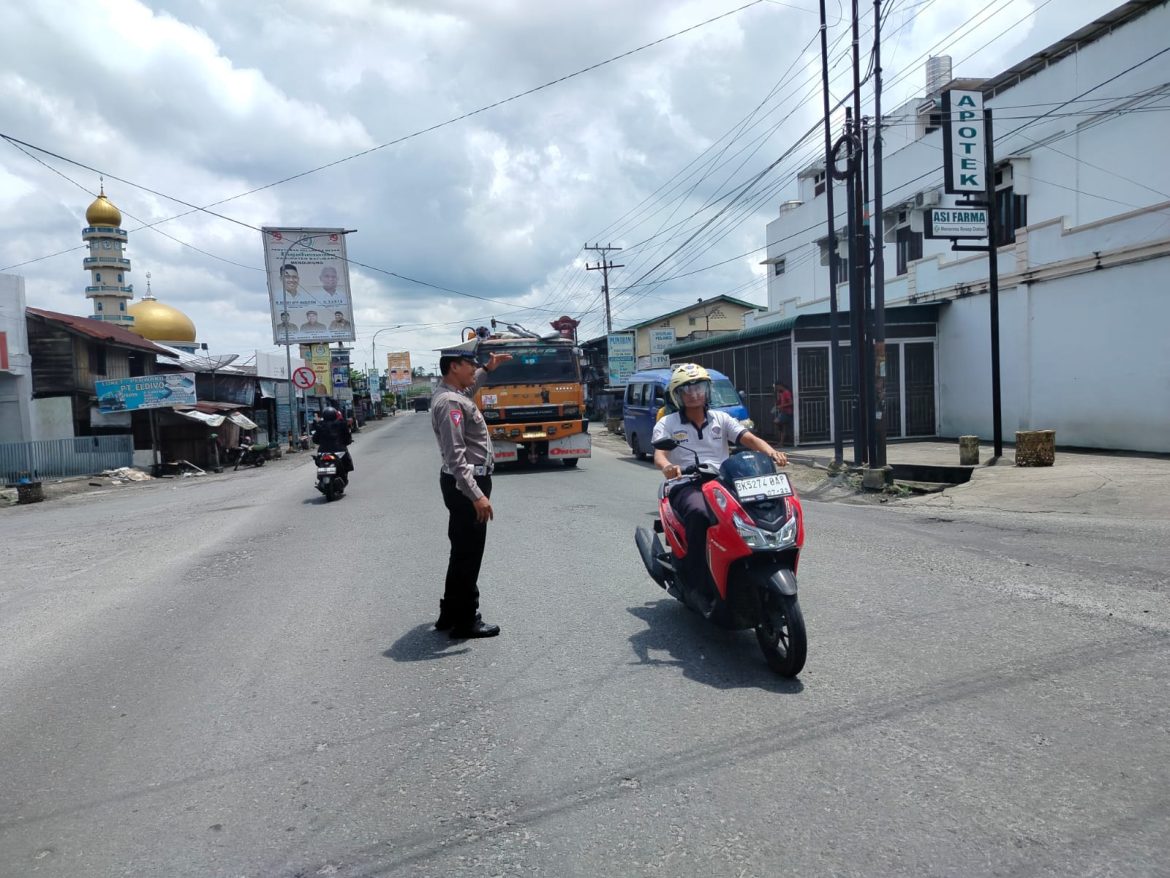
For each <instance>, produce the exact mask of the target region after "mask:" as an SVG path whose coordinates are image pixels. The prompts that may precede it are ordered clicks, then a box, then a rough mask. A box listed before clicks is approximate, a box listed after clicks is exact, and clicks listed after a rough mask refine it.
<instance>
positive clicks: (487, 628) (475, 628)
mask: <svg viewBox="0 0 1170 878" xmlns="http://www.w3.org/2000/svg"><path fill="white" fill-rule="evenodd" d="M499 633H500V626H499V625H489V624H488V623H487V622H485V621H484V620H483V619H482V618H481V617H480V615H479V613H476V614H475V621H473V622H472V623H471V624H470V625H457V626H455V627H454V628H452V629H451V635H450V636H451V639H452V640H471V639H473V638H477V637H495V636H496V635H497V634H499Z"/></svg>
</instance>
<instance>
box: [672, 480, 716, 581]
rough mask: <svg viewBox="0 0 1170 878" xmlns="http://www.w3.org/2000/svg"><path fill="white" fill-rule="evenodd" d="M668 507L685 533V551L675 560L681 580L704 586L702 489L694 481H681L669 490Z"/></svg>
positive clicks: (704, 507)
mask: <svg viewBox="0 0 1170 878" xmlns="http://www.w3.org/2000/svg"><path fill="white" fill-rule="evenodd" d="M670 506H671V508H672V509H674V511H675V512H676V513H677V514H678V517H679V518H681V519H682V521H683V527H684V528H685V529H686V532H687V553H686V555H685V556H684V557H682V558H680V559H679V561H680V562H681V563H680V566H681V567H682V568H683V569H682V571H681V572H682V575H683V579H685V580H686V581H687V585H689V586H691V587H692V588H697V589H701V590H702V589H705V588H706V587H707V585H708V583H709V580H710V577H709V574H708V573H707V527H708V525H710V523H711V519H710V514H709V513H708V512H707V501H706V500H704V499H703V489H702V488H701V487H699V485H697V484H693V483H691V484H685V483H684V484H681V485H678V486H676V487H675V488H674V490H672V491H671V492H670Z"/></svg>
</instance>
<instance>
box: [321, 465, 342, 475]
mask: <svg viewBox="0 0 1170 878" xmlns="http://www.w3.org/2000/svg"><path fill="white" fill-rule="evenodd" d="M317 475H319V476H335V475H337V467H335V466H319V467H317Z"/></svg>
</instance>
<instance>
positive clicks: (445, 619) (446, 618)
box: [435, 600, 455, 631]
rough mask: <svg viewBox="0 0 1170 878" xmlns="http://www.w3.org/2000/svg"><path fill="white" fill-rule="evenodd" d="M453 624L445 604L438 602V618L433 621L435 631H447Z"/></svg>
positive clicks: (453, 621)
mask: <svg viewBox="0 0 1170 878" xmlns="http://www.w3.org/2000/svg"><path fill="white" fill-rule="evenodd" d="M454 624H455V620H454V619H452V618H451V615H450V614H449V613H448V612H447V607H446V602H445V601H442V600H440V601H439V618H438V619H436V620H435V630H436V631H447V630H448V629H450V627H451V626H452V625H454Z"/></svg>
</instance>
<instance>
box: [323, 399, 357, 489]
mask: <svg viewBox="0 0 1170 878" xmlns="http://www.w3.org/2000/svg"><path fill="white" fill-rule="evenodd" d="M313 441H314V442H315V443H317V448H318V450H319V451H345V450H346V448H347V447H349V445H350V443H352V442H353V434H352V433H350V431H349V426H348V425H347V424H346V423H345V421H343V420H342V418H341V413H340V412H338V411H337V409H335V408H334V407H333V406H328V407H327V408H326V409H325V411H323V412H322V413H321V422H320V423H319V424H315V425H314V429H313ZM338 464H339V466H338V468H337V476H338V478H340V479H341V480H342V481H343V482H345V484H347V485H348V484H349V474H350V473H351V472H353V469H354V467H353V455H352V454H346V455H345V456H344V457H342V458H341V459H340V460H339V461H338Z"/></svg>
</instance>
